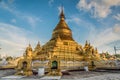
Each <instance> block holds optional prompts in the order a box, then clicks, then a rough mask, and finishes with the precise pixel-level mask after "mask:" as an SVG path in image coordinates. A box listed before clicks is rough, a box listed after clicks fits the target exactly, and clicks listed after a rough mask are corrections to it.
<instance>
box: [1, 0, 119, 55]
mask: <svg viewBox="0 0 120 80" xmlns="http://www.w3.org/2000/svg"><path fill="white" fill-rule="evenodd" d="M61 5H63V6H64V12H65V16H66V22H67V23H68V25H69V27H70V28H71V30H72V32H73V38H74V39H75V40H76V41H77V42H78V43H79V44H81V45H84V43H85V41H86V40H88V41H89V42H90V43H91V44H92V45H93V46H94V47H97V48H98V50H99V52H102V51H104V52H106V51H108V52H109V53H111V54H114V49H113V47H114V46H116V47H119V48H120V0H0V47H1V48H2V49H1V50H0V54H1V55H11V56H20V55H22V54H23V53H24V51H25V48H26V46H27V45H28V44H29V43H31V45H32V47H33V48H34V47H35V46H36V44H37V42H38V41H40V43H41V45H43V44H45V43H46V42H47V41H48V40H49V39H50V38H51V34H52V31H53V29H54V28H55V26H56V24H57V23H58V21H59V13H60V8H61ZM118 52H119V51H118Z"/></svg>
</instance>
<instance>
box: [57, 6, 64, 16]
mask: <svg viewBox="0 0 120 80" xmlns="http://www.w3.org/2000/svg"><path fill="white" fill-rule="evenodd" d="M57 8H58V11H59V14H60V12H61V10H62V9H63V10H64V7H63V6H58V7H57ZM64 12H65V10H64Z"/></svg>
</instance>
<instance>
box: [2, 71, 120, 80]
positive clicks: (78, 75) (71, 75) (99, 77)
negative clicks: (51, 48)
mask: <svg viewBox="0 0 120 80" xmlns="http://www.w3.org/2000/svg"><path fill="white" fill-rule="evenodd" d="M15 72H16V71H15V70H13V69H10V70H0V80H1V79H3V80H8V79H9V80H16V79H22V80H23V79H36V80H38V79H44V80H51V79H52V80H53V79H72V80H73V79H74V80H75V79H79V80H120V77H119V76H120V71H119V70H107V71H106V70H98V71H79V70H77V71H64V72H63V75H62V76H38V75H32V76H29V77H26V76H15V75H14V73H15Z"/></svg>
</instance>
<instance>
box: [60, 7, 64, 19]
mask: <svg viewBox="0 0 120 80" xmlns="http://www.w3.org/2000/svg"><path fill="white" fill-rule="evenodd" d="M63 9H64V8H63V6H62V7H61V12H60V19H61V20H64V19H65V15H64V10H63Z"/></svg>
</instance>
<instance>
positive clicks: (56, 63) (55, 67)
mask: <svg viewBox="0 0 120 80" xmlns="http://www.w3.org/2000/svg"><path fill="white" fill-rule="evenodd" d="M51 69H58V62H57V61H53V62H52V67H51Z"/></svg>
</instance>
